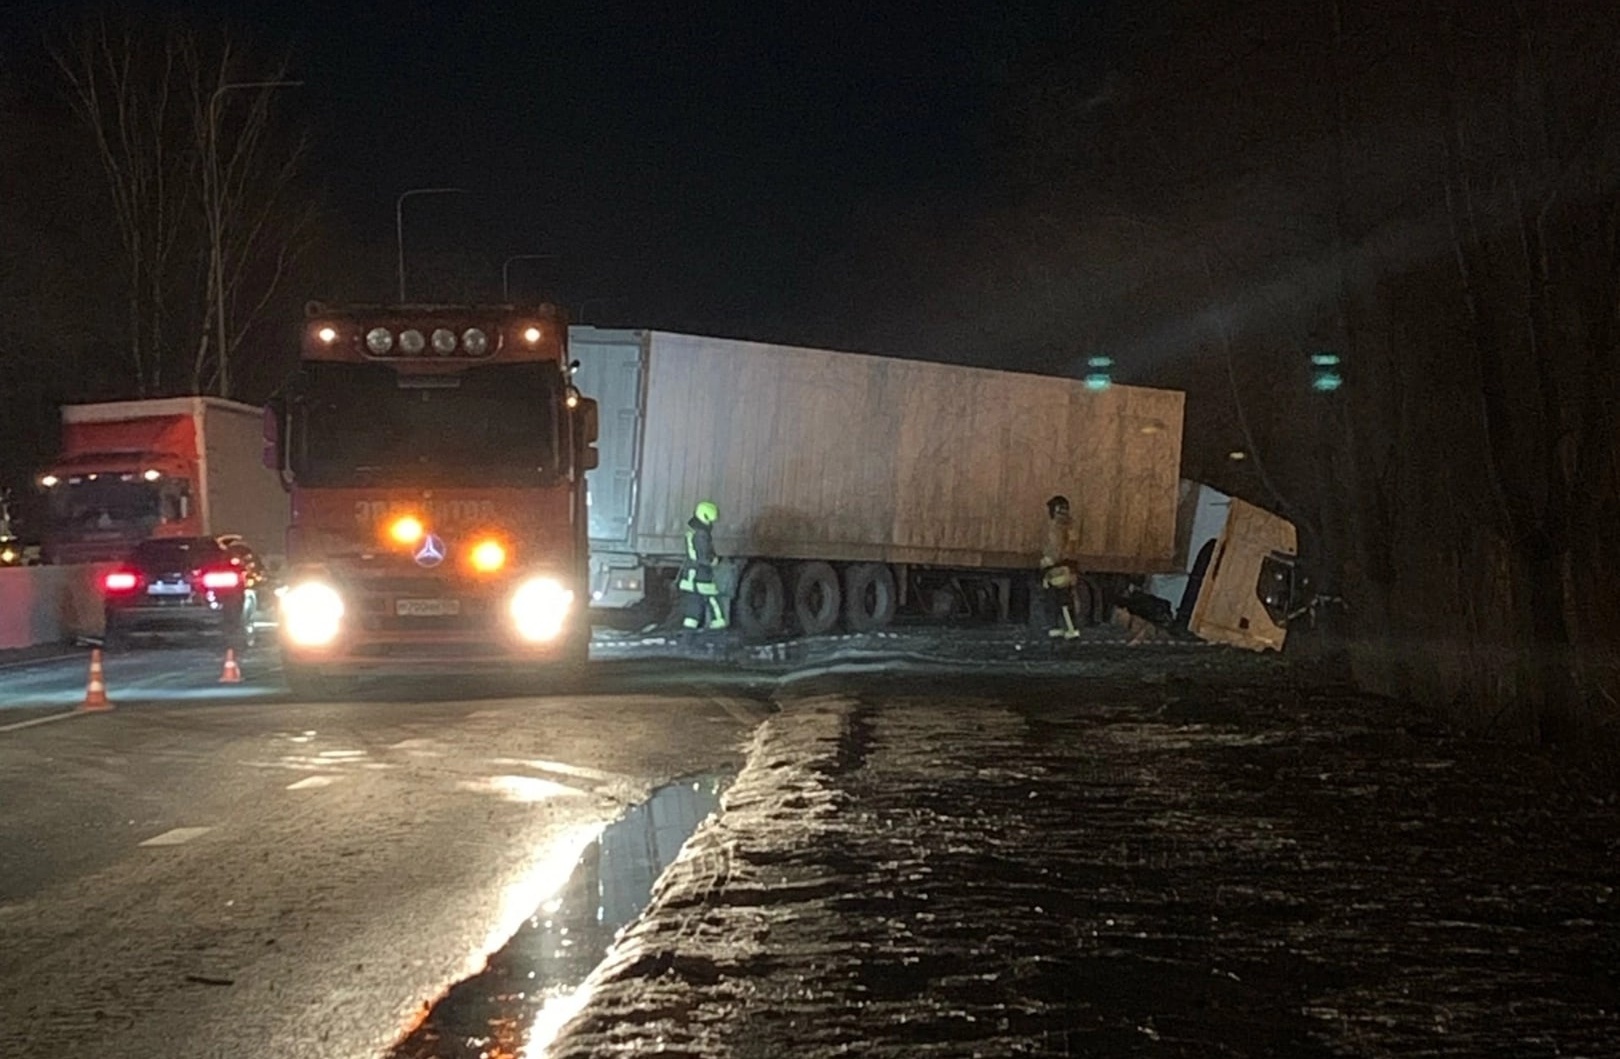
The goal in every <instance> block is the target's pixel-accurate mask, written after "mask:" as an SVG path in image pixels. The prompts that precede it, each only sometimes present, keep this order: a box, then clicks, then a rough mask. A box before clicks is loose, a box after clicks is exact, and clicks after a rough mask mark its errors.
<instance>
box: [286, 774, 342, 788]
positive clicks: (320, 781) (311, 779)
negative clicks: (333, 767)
mask: <svg viewBox="0 0 1620 1059" xmlns="http://www.w3.org/2000/svg"><path fill="white" fill-rule="evenodd" d="M341 778H342V777H341V776H306V777H305V778H304V779H301V780H299V781H298V782H297V783H289V784H287V789H288V790H289V791H307V790H309V789H310V788H312V787H330V786H331V785H332V784H334V783H336V782H337V781H338V780H339V779H341Z"/></svg>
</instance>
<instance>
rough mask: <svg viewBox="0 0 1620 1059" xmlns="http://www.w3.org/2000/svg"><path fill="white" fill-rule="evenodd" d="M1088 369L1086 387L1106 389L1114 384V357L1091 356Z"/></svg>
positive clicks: (1087, 365) (1087, 364)
mask: <svg viewBox="0 0 1620 1059" xmlns="http://www.w3.org/2000/svg"><path fill="white" fill-rule="evenodd" d="M1086 369H1087V370H1086V389H1088V390H1106V389H1108V387H1110V386H1112V385H1113V384H1114V358H1113V357H1091V358H1089V359H1088V360H1087V361H1086Z"/></svg>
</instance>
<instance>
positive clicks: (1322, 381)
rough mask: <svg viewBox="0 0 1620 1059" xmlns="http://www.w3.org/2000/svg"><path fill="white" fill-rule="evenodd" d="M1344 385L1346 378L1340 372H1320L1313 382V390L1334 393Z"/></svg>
mask: <svg viewBox="0 0 1620 1059" xmlns="http://www.w3.org/2000/svg"><path fill="white" fill-rule="evenodd" d="M1343 385H1344V378H1343V376H1341V375H1340V374H1339V373H1338V372H1334V371H1324V372H1318V373H1317V375H1316V378H1314V379H1312V380H1311V389H1313V390H1315V391H1317V392H1318V393H1332V392H1333V391H1334V390H1337V389H1338V388H1339V387H1341V386H1343Z"/></svg>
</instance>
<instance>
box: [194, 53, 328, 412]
mask: <svg viewBox="0 0 1620 1059" xmlns="http://www.w3.org/2000/svg"><path fill="white" fill-rule="evenodd" d="M188 59H189V62H188V66H189V71H190V101H191V111H192V128H193V131H194V136H195V142H196V146H197V150H198V153H199V155H200V156H201V158H202V159H203V164H201V165H199V166H198V172H199V174H200V176H201V187H200V192H201V203H202V208H203V217H204V225H205V229H206V231H207V236H208V243H209V251H210V252H209V254H208V267H207V273H208V282H207V287H208V291H209V292H210V293H211V294H212V295H213V296H212V297H209V298H207V299H206V304H205V307H204V311H203V321H204V323H203V326H202V328H201V329H200V331H199V333H198V336H197V346H196V353H195V355H194V357H193V359H192V365H191V381H192V387H193V388H194V389H195V390H197V391H198V392H202V391H204V390H214V389H217V390H218V392H219V393H220V394H221V396H228V395H229V390H230V375H231V372H230V367H231V361H232V358H234V357H236V356H238V355H239V354H240V351H241V348H242V342H243V339H244V337H245V336H246V335H247V334H248V333H249V332H250V330H251V329H252V327H253V325H254V324H255V323H256V322H257V321H258V319H259V318H260V316H261V314H262V313H263V312H264V309H265V306H266V305H268V304H269V303H270V301H271V299H272V298H273V297H274V296H275V294H276V291H277V289H278V288H279V287H280V284H281V281H282V279H283V277H284V276H285V275H286V272H287V267H288V265H289V264H290V263H291V262H292V260H293V259H294V258H295V257H296V256H297V254H298V253H299V252H300V251H301V250H302V249H303V246H304V242H305V237H306V236H307V234H308V230H309V226H310V224H311V222H312V221H313V219H314V209H315V208H314V204H313V203H312V202H308V201H305V202H303V203H289V200H290V199H291V198H292V193H293V190H294V183H295V180H296V177H297V175H298V172H299V169H300V166H301V165H302V163H303V160H304V157H305V155H306V153H307V148H308V137H307V135H305V134H296V135H293V136H286V135H282V134H280V131H279V130H278V129H277V127H276V125H275V123H274V121H273V120H272V113H271V104H272V102H273V99H274V96H275V93H276V91H277V89H280V88H285V87H290V86H292V85H294V84H296V82H291V81H289V80H288V79H287V69H288V67H287V63H286V61H285V60H283V61H282V62H281V63H280V64H278V65H277V66H275V67H273V68H270V69H267V70H254V69H253V68H252V67H251V66H250V65H249V64H248V60H247V59H246V58H245V57H244V56H243V55H242V53H241V50H240V49H239V48H238V46H237V44H236V42H235V40H233V39H232V37H231V36H230V35H229V33H226V34H224V35H223V36H222V37H221V38H220V40H219V43H218V45H217V48H216V49H215V54H214V56H213V57H212V61H208V60H206V59H205V58H204V56H203V55H202V54H200V52H199V51H198V50H196V49H193V50H192V51H191V52H190V53H189V55H188ZM233 96H243V97H246V98H245V100H242V101H240V102H239V104H238V105H237V106H235V107H233V108H231V112H232V113H236V114H239V115H240V116H239V117H238V118H236V119H235V120H232V121H227V120H226V118H225V117H224V114H225V103H226V101H227V100H229V99H231V98H232V97H233ZM221 312H223V314H224V315H223V317H221V316H220V313H221ZM216 336H218V337H216Z"/></svg>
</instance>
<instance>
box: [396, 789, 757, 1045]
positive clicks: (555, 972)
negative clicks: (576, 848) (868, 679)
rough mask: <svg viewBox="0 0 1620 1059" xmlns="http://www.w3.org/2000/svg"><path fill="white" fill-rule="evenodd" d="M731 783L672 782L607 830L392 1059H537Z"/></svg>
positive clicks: (578, 1003) (581, 1003)
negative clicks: (591, 976)
mask: <svg viewBox="0 0 1620 1059" xmlns="http://www.w3.org/2000/svg"><path fill="white" fill-rule="evenodd" d="M732 778H733V776H732V774H731V773H704V774H702V775H698V776H688V777H686V778H684V779H680V780H675V781H673V782H671V783H669V784H666V785H665V786H663V787H660V788H658V789H657V790H655V791H654V792H653V793H652V796H651V797H649V798H648V799H647V800H646V801H644V802H642V803H640V804H639V805H637V806H635V807H634V808H633V809H631V810H630V811H629V812H628V813H626V814H625V815H624V816H622V817H620V818H619V819H618V820H616V821H614V822H613V823H611V824H609V825H608V826H607V827H606V828H605V829H603V831H602V833H601V834H600V835H599V836H598V837H597V838H596V839H595V840H594V841H593V842H591V844H590V845H588V846H586V847H585V852H584V853H582V854H581V855H580V858H579V861H578V862H577V863H576V864H575V866H574V871H573V874H572V875H570V876H569V878H568V882H567V883H566V884H564V886H563V888H562V889H561V890H559V891H558V892H557V893H556V895H555V896H554V897H552V898H551V899H550V900H548V901H547V902H546V903H545V904H543V905H541V906H540V907H539V908H537V909H535V910H534V912H533V914H532V915H530V917H529V918H528V919H526V920H525V921H524V923H523V925H522V926H521V927H519V928H518V931H517V933H516V934H515V935H513V937H512V939H511V940H510V941H509V942H507V943H506V945H505V946H503V947H502V948H501V949H500V951H498V952H496V953H494V954H493V955H491V956H490V958H489V962H488V964H487V965H486V966H485V968H484V970H483V971H482V972H480V973H479V974H476V975H474V976H473V977H471V978H468V979H466V980H465V981H462V982H458V983H457V984H456V985H454V986H452V987H451V989H450V991H449V992H448V993H446V994H445V995H444V996H443V997H441V998H440V999H439V1001H438V1003H437V1004H435V1005H434V1006H433V1008H432V1010H431V1011H429V1013H428V1015H427V1017H426V1018H425V1019H424V1020H423V1021H422V1023H421V1024H420V1025H419V1026H417V1027H416V1029H415V1030H413V1031H412V1032H411V1034H410V1035H409V1036H408V1037H406V1038H405V1039H404V1040H403V1041H401V1042H400V1043H399V1044H397V1045H395V1046H394V1048H393V1049H392V1050H391V1051H390V1052H389V1053H388V1059H516V1057H518V1056H523V1057H526V1059H540V1056H542V1055H544V1054H545V1053H544V1047H545V1045H546V1044H547V1043H549V1042H550V1040H551V1039H552V1037H553V1036H555V1034H556V1033H557V1031H558V1030H559V1029H561V1028H562V1026H563V1024H564V1023H565V1022H567V1021H568V1020H569V1019H570V1018H572V1017H573V1015H574V1014H575V1013H576V1012H577V1011H578V1010H579V1009H580V1007H581V1006H582V1005H583V1004H584V1002H585V1000H586V997H585V996H584V995H583V994H582V993H581V992H580V989H579V986H580V983H582V982H583V981H584V980H585V978H586V976H588V975H589V974H590V973H591V971H593V970H595V968H596V966H597V964H599V963H601V962H602V959H603V957H604V956H606V955H607V951H608V948H609V946H610V945H611V944H612V943H613V938H614V936H615V935H616V934H617V933H618V932H619V930H620V929H621V928H623V927H625V926H627V925H629V924H630V923H631V922H633V921H634V920H635V918H636V917H637V916H639V915H640V914H641V911H642V909H644V908H645V907H646V906H647V901H648V899H649V897H650V896H651V894H652V888H653V884H654V883H655V882H656V881H657V879H658V877H659V876H660V875H662V874H663V872H664V869H665V868H667V867H669V865H670V864H671V863H672V862H673V861H674V860H675V855H676V854H677V853H679V852H680V849H681V846H682V845H683V844H685V842H686V840H687V838H689V837H690V836H691V834H692V832H694V831H696V830H697V826H698V825H699V824H700V823H702V822H703V820H704V819H705V818H707V817H708V815H709V814H710V813H711V812H713V811H714V810H715V809H716V808H717V807H718V806H719V804H720V795H721V794H722V793H723V792H724V791H725V789H726V787H727V786H728V785H729V784H730V783H731V780H732Z"/></svg>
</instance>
